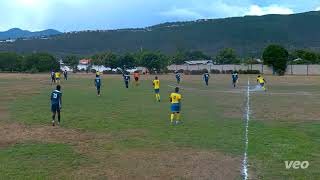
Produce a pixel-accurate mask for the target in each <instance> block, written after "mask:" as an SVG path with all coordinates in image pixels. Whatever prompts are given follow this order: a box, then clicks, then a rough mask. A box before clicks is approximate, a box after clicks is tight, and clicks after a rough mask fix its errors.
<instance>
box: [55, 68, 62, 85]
mask: <svg viewBox="0 0 320 180" xmlns="http://www.w3.org/2000/svg"><path fill="white" fill-rule="evenodd" d="M55 78H56V83H58V84H60V78H61V74H60V71H57V72H56V73H55Z"/></svg>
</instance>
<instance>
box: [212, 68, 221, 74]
mask: <svg viewBox="0 0 320 180" xmlns="http://www.w3.org/2000/svg"><path fill="white" fill-rule="evenodd" d="M211 73H212V74H220V73H221V72H220V70H218V69H211Z"/></svg>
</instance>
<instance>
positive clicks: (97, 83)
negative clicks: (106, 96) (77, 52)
mask: <svg viewBox="0 0 320 180" xmlns="http://www.w3.org/2000/svg"><path fill="white" fill-rule="evenodd" d="M94 85H95V86H96V88H97V93H98V96H100V88H101V78H100V76H99V75H96V78H95V79H94Z"/></svg>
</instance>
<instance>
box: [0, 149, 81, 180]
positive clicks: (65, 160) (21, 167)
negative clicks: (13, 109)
mask: <svg viewBox="0 0 320 180" xmlns="http://www.w3.org/2000/svg"><path fill="white" fill-rule="evenodd" d="M84 160H85V158H84V157H83V156H82V155H80V154H78V153H75V152H74V151H73V149H72V147H70V146H68V145H64V144H32V143H29V144H17V145H14V146H12V147H8V148H6V149H0V172H1V175H0V179H6V180H9V179H14V180H16V179H30V180H31V179H32V180H34V179H68V177H69V176H68V173H69V172H70V171H72V170H75V169H77V168H78V167H79V166H80V165H81V163H82V162H84ZM69 178H70V177H69Z"/></svg>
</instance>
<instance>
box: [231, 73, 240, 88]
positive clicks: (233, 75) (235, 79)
mask: <svg viewBox="0 0 320 180" xmlns="http://www.w3.org/2000/svg"><path fill="white" fill-rule="evenodd" d="M231 77H232V85H233V87H236V86H237V82H238V79H239V76H238V73H237V72H236V71H233V73H232V75H231Z"/></svg>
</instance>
